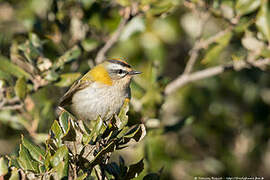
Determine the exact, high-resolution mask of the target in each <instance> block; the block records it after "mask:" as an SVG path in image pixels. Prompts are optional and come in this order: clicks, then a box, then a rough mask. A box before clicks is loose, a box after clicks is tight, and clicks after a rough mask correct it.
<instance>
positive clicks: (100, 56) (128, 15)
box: [95, 7, 137, 64]
mask: <svg viewBox="0 0 270 180" xmlns="http://www.w3.org/2000/svg"><path fill="white" fill-rule="evenodd" d="M134 9H135V8H134V7H132V8H126V9H125V10H124V15H123V19H122V20H121V22H120V24H119V25H118V27H117V29H116V31H115V32H114V33H113V34H112V36H111V37H110V38H109V40H108V41H107V42H106V43H105V45H104V46H103V47H102V48H101V49H100V50H99V51H98V53H97V56H96V59H95V63H97V64H98V63H101V62H102V61H103V60H104V59H105V55H106V53H107V52H108V51H109V50H110V49H111V48H112V46H113V45H114V44H115V43H116V42H117V41H118V39H119V37H120V35H121V33H122V31H123V29H124V28H125V26H126V24H127V23H128V22H129V21H130V20H131V19H132V18H133V17H135V16H136V15H137V12H136V13H134Z"/></svg>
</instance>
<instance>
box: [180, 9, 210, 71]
mask: <svg viewBox="0 0 270 180" xmlns="http://www.w3.org/2000/svg"><path fill="white" fill-rule="evenodd" d="M199 16H202V17H203V20H202V21H203V24H202V28H201V29H200V32H199V35H198V37H197V40H196V43H195V45H194V47H193V48H192V49H191V50H190V52H189V54H190V58H189V60H188V62H187V65H186V67H185V70H184V72H183V74H188V73H190V72H191V71H192V69H193V67H194V65H195V63H196V60H197V58H198V56H199V51H200V47H199V45H200V42H201V40H200V39H201V38H202V36H203V32H204V28H205V25H206V23H207V21H208V19H209V17H210V16H209V14H207V13H205V14H202V15H200V14H199Z"/></svg>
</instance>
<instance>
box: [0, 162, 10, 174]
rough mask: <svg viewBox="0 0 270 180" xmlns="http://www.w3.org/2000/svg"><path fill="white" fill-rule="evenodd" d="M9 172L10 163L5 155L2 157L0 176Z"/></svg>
mask: <svg viewBox="0 0 270 180" xmlns="http://www.w3.org/2000/svg"><path fill="white" fill-rule="evenodd" d="M7 173H8V165H7V162H6V160H5V159H4V157H0V177H1V176H4V175H6V174H7Z"/></svg>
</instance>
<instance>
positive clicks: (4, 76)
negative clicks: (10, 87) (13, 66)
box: [0, 70, 12, 82]
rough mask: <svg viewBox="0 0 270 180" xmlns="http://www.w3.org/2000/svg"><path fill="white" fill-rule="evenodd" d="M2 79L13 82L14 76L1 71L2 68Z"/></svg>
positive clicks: (0, 74)
mask: <svg viewBox="0 0 270 180" xmlns="http://www.w3.org/2000/svg"><path fill="white" fill-rule="evenodd" d="M0 79H3V80H6V81H8V82H12V78H11V76H10V75H9V73H6V72H4V71H1V70H0Z"/></svg>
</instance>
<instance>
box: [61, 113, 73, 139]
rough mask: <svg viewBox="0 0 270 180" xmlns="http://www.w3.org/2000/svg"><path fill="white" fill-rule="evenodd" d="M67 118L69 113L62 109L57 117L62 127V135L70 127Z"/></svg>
mask: <svg viewBox="0 0 270 180" xmlns="http://www.w3.org/2000/svg"><path fill="white" fill-rule="evenodd" d="M68 118H69V113H68V112H67V111H63V112H62V113H61V114H60V117H59V123H60V127H62V129H63V132H64V135H65V134H67V133H68V131H69V129H70V122H69V120H68Z"/></svg>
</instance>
